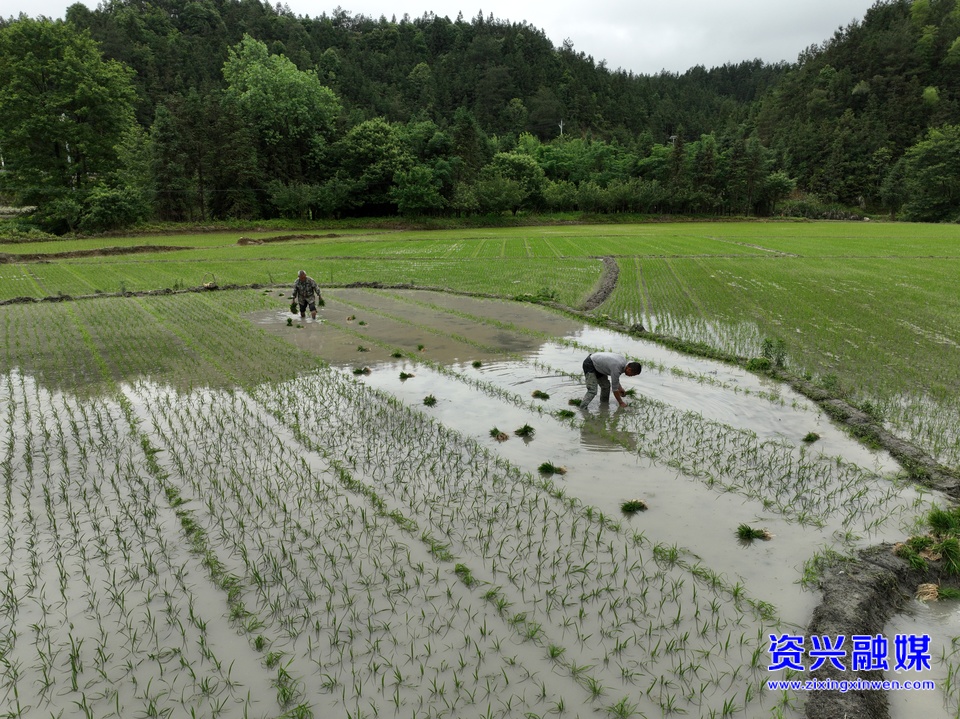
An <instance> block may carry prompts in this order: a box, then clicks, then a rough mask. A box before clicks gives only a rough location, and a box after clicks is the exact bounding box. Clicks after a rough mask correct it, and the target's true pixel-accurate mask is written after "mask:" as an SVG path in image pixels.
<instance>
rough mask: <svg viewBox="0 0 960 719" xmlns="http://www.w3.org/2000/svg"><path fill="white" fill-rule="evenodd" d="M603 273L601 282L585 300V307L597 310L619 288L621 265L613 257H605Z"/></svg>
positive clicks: (588, 309)
mask: <svg viewBox="0 0 960 719" xmlns="http://www.w3.org/2000/svg"><path fill="white" fill-rule="evenodd" d="M601 259H602V260H603V273H602V274H601V275H600V282H599V284H598V285H597V289H595V290H594V291H593V292H592V293H590V296H589V297H587V299H586V300H584V302H583V309H584V310H587V311H590V310H595V309H597V307H599V306H600V305H602V304H603V303H604V302H606V301H607V299H608V298H609V297H610V295H612V294H613V291H614V290H615V289H617V280H618V279H620V265H618V264H617V261H616V260H615V259H613V258H612V257H603V258H601Z"/></svg>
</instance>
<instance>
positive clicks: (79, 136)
mask: <svg viewBox="0 0 960 719" xmlns="http://www.w3.org/2000/svg"><path fill="white" fill-rule="evenodd" d="M133 97H134V93H133V86H132V85H131V72H130V70H129V69H128V68H126V67H124V66H123V65H121V64H120V63H118V62H115V61H110V60H104V59H103V57H102V55H101V53H100V49H99V47H98V46H97V43H96V42H95V41H94V40H93V39H92V38H91V37H90V35H89V34H88V33H86V32H82V31H78V30H77V29H76V28H74V27H73V26H72V25H70V24H69V23H65V22H63V21H60V20H47V19H43V18H41V19H39V20H31V19H29V18H27V17H25V16H23V15H21V16H20V18H19V19H18V20H15V21H13V22H11V23H9V24H6V25H5V26H3V27H0V153H2V157H3V164H4V172H3V173H2V174H0V182H2V186H3V189H4V190H5V191H6V192H7V193H10V194H11V195H13V197H14V199H15V201H18V202H21V203H23V204H27V205H39V206H40V207H41V210H42V211H43V212H44V217H45V218H46V220H47V222H48V223H50V224H51V226H52V227H53V229H58V230H68V229H72V228H73V226H74V225H75V222H76V218H77V217H78V213H77V211H76V208H77V207H82V206H83V203H84V202H85V201H86V196H87V193H88V192H89V191H90V190H91V188H93V187H94V186H96V185H97V184H98V183H100V182H102V178H103V177H104V176H105V175H107V174H109V173H111V172H113V171H114V170H116V169H117V167H118V164H119V160H118V153H117V145H118V144H119V143H120V141H121V138H122V137H123V136H124V133H126V132H128V131H129V130H130V128H131V127H132V124H133ZM55 201H56V202H58V203H62V206H63V208H64V210H65V212H64V213H63V221H62V222H58V221H56V217H57V214H58V213H57V212H56V211H55V208H52V207H46V206H47V205H50V204H51V203H53V202H55Z"/></svg>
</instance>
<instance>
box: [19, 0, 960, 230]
mask: <svg viewBox="0 0 960 719" xmlns="http://www.w3.org/2000/svg"><path fill="white" fill-rule="evenodd" d="M958 36H960V0H914V2H909V1H908V0H895V1H894V2H881V3H878V4H877V5H875V6H874V7H873V8H872V9H871V10H870V11H869V12H868V13H867V15H866V17H865V18H864V20H863V21H862V22H857V23H852V24H851V25H850V26H849V27H847V28H846V29H843V30H841V31H838V32H837V34H836V35H835V36H834V37H833V38H832V39H830V40H829V41H827V42H825V43H824V44H823V45H822V46H817V47H813V48H810V49H808V50H807V51H806V52H805V53H804V54H803V55H801V57H800V58H799V59H798V61H797V63H795V64H792V65H787V64H783V63H781V64H776V65H769V64H764V63H762V62H760V61H745V62H743V63H740V64H735V65H734V64H731V65H725V66H723V67H720V68H713V69H710V70H707V69H705V68H703V67H695V68H692V69H691V70H689V71H688V72H686V73H683V74H672V73H660V74H658V75H654V76H643V75H635V74H633V73H630V72H625V71H622V70H616V71H612V70H610V69H609V68H607V67H606V64H605V63H604V62H602V61H600V62H598V61H596V60H594V58H592V57H590V56H587V55H585V54H584V53H582V52H577V51H576V50H575V49H574V47H573V45H572V43H570V42H569V41H565V42H564V43H563V45H562V46H561V47H554V46H553V45H552V43H551V42H550V41H549V39H548V38H546V36H545V35H544V34H543V32H542V31H539V30H537V29H536V28H534V27H532V26H530V25H528V24H525V23H521V24H517V23H510V22H507V21H500V20H497V19H495V18H493V17H492V16H488V17H484V16H482V15H478V16H477V17H476V18H473V19H471V20H469V21H465V20H464V19H463V18H462V17H458V18H457V19H456V20H454V21H451V20H449V19H448V18H439V17H436V16H433V15H430V14H427V15H424V16H423V17H421V18H418V19H415V20H411V19H410V18H408V17H404V18H402V19H401V20H399V21H397V20H396V19H395V18H392V19H390V20H388V19H386V18H384V17H381V18H379V19H377V20H374V19H371V18H366V17H363V16H351V14H350V13H348V12H346V11H343V10H340V9H338V10H336V11H334V13H333V14H331V15H326V14H324V15H321V16H320V17H316V18H308V17H302V16H300V17H298V16H295V15H294V14H293V13H292V12H290V11H289V10H288V9H286V8H283V7H282V6H279V5H277V6H270V5H269V4H266V3H263V2H261V0H199V1H195V0H158V1H156V2H151V3H142V2H139V0H110V1H109V2H105V3H103V4H101V5H100V7H99V8H98V9H97V10H90V9H88V8H87V7H86V6H84V5H82V4H79V3H78V4H75V5H73V6H71V7H70V8H69V9H68V10H67V13H66V20H64V21H56V20H48V19H45V18H38V19H31V18H28V17H26V16H22V15H21V16H20V17H19V18H16V19H13V18H11V19H8V20H6V21H0V162H2V166H0V193H2V194H3V196H4V198H5V199H6V201H7V202H10V203H15V204H18V205H27V206H33V207H36V208H37V209H36V211H35V212H34V214H33V216H32V219H31V222H33V223H34V224H36V225H38V226H40V227H42V228H43V229H45V230H46V231H51V232H56V233H64V232H71V231H86V232H96V231H102V230H106V229H111V228H116V227H122V226H126V225H130V224H134V223H136V222H138V221H141V220H146V219H159V220H172V221H193V222H204V221H209V220H217V219H223V218H250V219H260V218H269V217H278V216H279V217H292V218H321V217H343V216H373V215H378V216H382V215H393V214H400V215H405V216H417V215H444V214H445V215H469V214H474V213H502V212H514V213H517V212H520V211H534V212H535V211H579V212H590V213H616V212H630V213H670V214H711V215H722V214H731V215H754V214H771V213H774V212H776V211H778V208H780V209H781V210H783V209H784V208H786V210H788V211H791V212H808V213H811V214H813V215H816V214H817V213H822V212H823V211H824V208H830V207H833V206H839V207H848V208H850V207H852V208H860V209H862V210H864V211H866V210H869V211H878V210H882V211H890V212H896V213H899V214H900V215H901V216H903V217H906V218H908V219H925V220H955V219H957V217H958V216H960V207H958V204H960V197H957V196H956V193H955V191H954V189H953V188H955V187H957V186H958V184H957V182H956V180H957V179H960V160H956V159H954V160H951V159H950V158H957V157H958V156H960V151H958V148H960V144H958V142H960V138H958V136H960V130H958V123H960V117H958V113H960V106H958V101H957V90H958V89H960V88H958V79H957V78H958V75H957V73H956V72H955V69H956V67H955V63H957V62H958V60H960V40H958ZM951 173H953V174H951ZM786 198H792V199H789V200H787V201H786V202H784V200H785V199H786Z"/></svg>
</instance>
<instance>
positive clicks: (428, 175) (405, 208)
mask: <svg viewBox="0 0 960 719" xmlns="http://www.w3.org/2000/svg"><path fill="white" fill-rule="evenodd" d="M393 182H394V186H393V187H392V188H391V189H390V199H392V200H393V201H394V202H395V203H396V205H397V210H398V211H399V212H400V214H401V215H407V216H409V215H429V214H434V213H436V212H438V211H439V210H442V209H443V207H444V206H445V205H446V202H445V201H444V199H443V196H442V195H441V194H440V188H441V185H442V182H441V181H440V180H439V179H438V178H437V177H436V176H435V175H434V173H433V170H431V169H430V168H429V167H427V166H425V165H414V166H413V167H411V168H410V169H409V170H400V171H399V172H397V174H396V175H395V176H394V178H393Z"/></svg>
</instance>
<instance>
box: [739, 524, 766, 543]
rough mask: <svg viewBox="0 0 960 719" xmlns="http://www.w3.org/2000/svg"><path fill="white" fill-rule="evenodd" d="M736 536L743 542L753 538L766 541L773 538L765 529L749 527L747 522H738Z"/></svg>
mask: <svg viewBox="0 0 960 719" xmlns="http://www.w3.org/2000/svg"><path fill="white" fill-rule="evenodd" d="M737 538H738V539H740V540H741V541H744V542H750V541H752V540H754V539H762V540H764V541H767V540H769V539H772V538H773V535H772V534H770V532H768V531H767V530H766V529H756V528H755V527H751V526H750V525H749V524H740V525H739V526H738V527H737Z"/></svg>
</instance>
